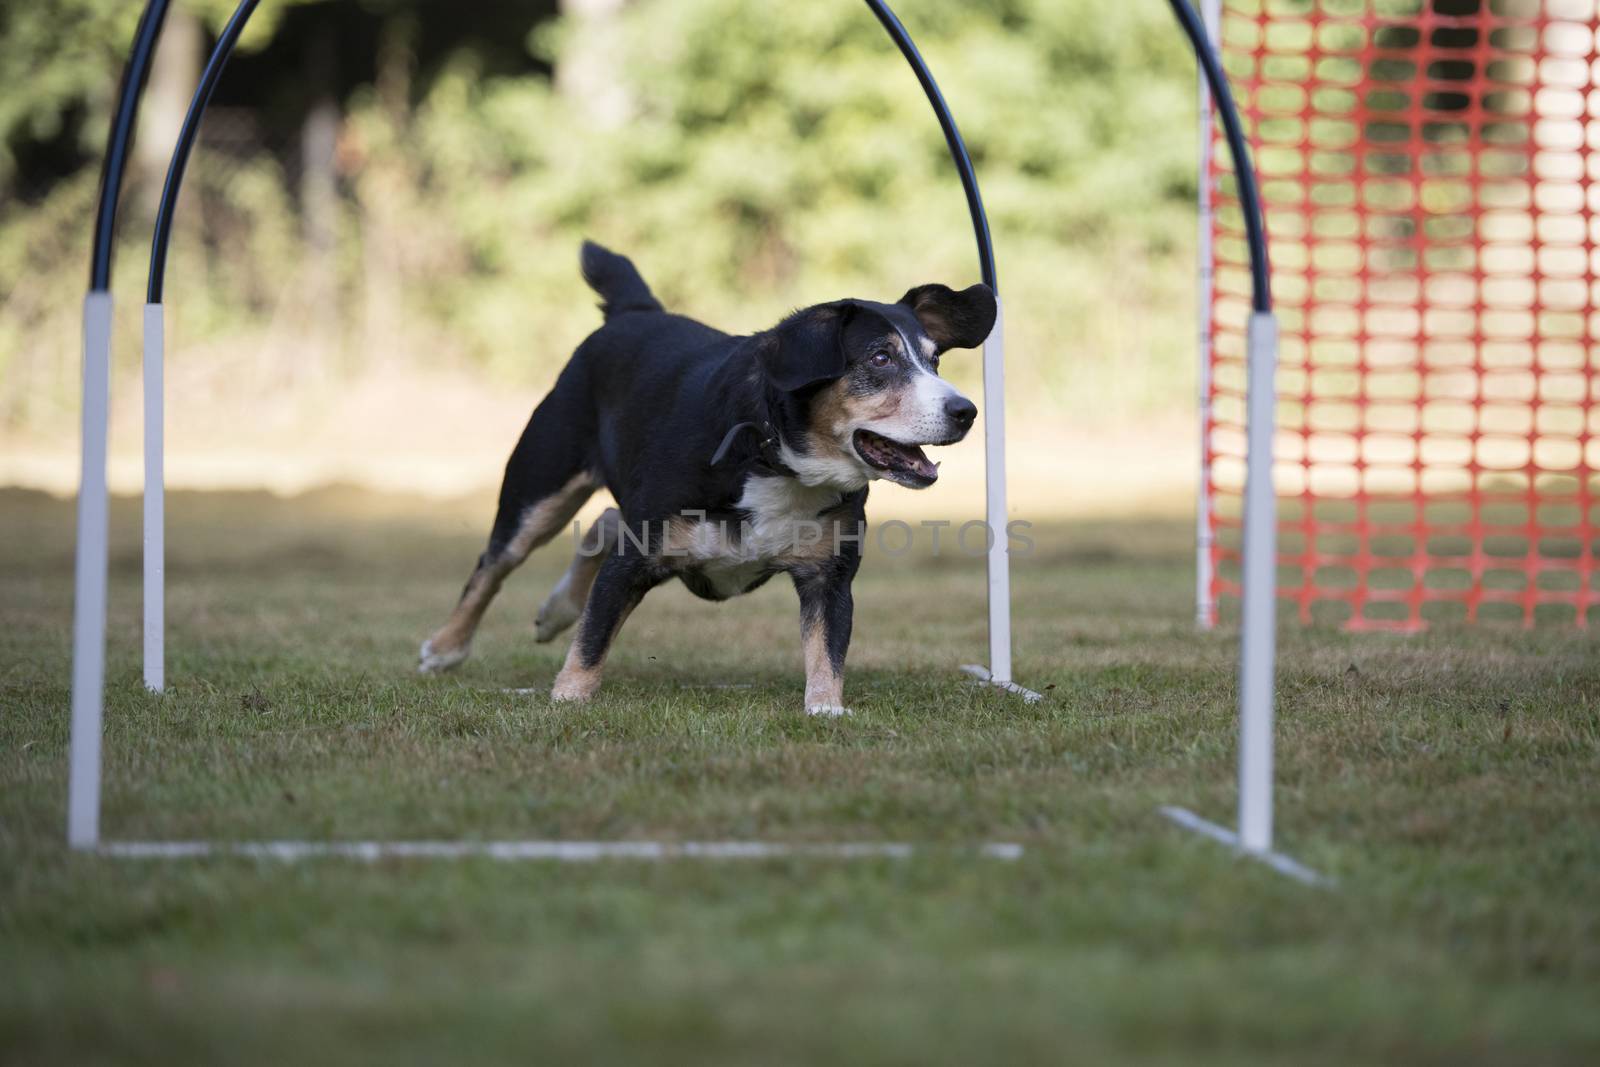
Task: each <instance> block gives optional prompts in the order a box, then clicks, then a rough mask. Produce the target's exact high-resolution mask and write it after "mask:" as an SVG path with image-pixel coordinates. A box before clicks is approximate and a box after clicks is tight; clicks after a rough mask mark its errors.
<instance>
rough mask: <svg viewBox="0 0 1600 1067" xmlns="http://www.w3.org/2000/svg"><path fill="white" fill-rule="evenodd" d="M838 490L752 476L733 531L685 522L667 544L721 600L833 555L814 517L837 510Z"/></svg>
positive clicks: (827, 527)
mask: <svg viewBox="0 0 1600 1067" xmlns="http://www.w3.org/2000/svg"><path fill="white" fill-rule="evenodd" d="M841 499H842V498H841V496H840V494H839V491H838V490H837V489H833V488H830V487H826V486H808V485H802V484H801V483H800V482H799V481H797V480H795V479H793V478H775V477H765V476H756V475H752V476H751V477H750V478H749V479H748V480H747V481H746V482H745V483H744V490H743V491H742V492H741V494H740V496H739V501H738V508H739V510H740V511H741V512H743V513H744V514H745V515H746V516H747V517H746V518H745V519H744V521H743V522H741V523H740V524H738V525H737V526H733V525H731V524H723V523H717V522H710V521H699V520H696V519H694V518H693V517H686V518H684V519H682V520H680V521H679V522H678V523H675V524H674V525H675V527H676V529H675V530H674V536H672V537H670V538H669V539H668V543H669V545H670V547H671V549H672V551H673V554H675V555H677V556H678V557H679V559H680V560H681V563H682V565H684V566H686V567H688V568H692V569H694V570H696V571H698V572H699V573H700V574H701V575H702V576H703V577H704V578H705V579H706V580H707V581H708V582H710V583H711V585H712V586H713V587H714V588H715V589H716V590H717V592H718V593H719V594H720V595H722V596H736V595H738V594H739V593H742V592H744V591H745V590H746V589H747V588H749V586H750V584H751V583H752V582H754V581H755V580H756V579H757V578H759V577H760V576H761V575H762V574H764V573H766V572H768V571H770V570H771V569H772V568H773V567H774V566H778V565H781V564H782V563H783V562H785V561H787V560H791V559H795V558H798V557H808V556H815V555H816V554H818V553H819V552H820V553H822V554H827V553H829V552H831V551H832V550H833V530H832V526H831V524H827V523H824V522H823V521H822V520H821V519H820V518H818V515H819V513H821V512H822V511H824V510H826V509H827V508H831V507H833V506H834V505H836V504H838V503H839V501H840V500H841Z"/></svg>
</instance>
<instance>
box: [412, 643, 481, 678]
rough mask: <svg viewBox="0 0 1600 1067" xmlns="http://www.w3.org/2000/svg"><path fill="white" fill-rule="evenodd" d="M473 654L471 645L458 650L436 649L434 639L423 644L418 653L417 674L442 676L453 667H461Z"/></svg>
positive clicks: (462, 646)
mask: <svg viewBox="0 0 1600 1067" xmlns="http://www.w3.org/2000/svg"><path fill="white" fill-rule="evenodd" d="M471 652H472V646H471V645H461V646H460V647H458V648H446V649H435V648H434V647H433V638H431V637H430V638H429V639H428V640H426V641H424V642H422V649H421V651H420V652H418V653H417V673H419V674H440V673H442V672H444V671H447V670H449V669H450V668H452V667H455V666H458V665H460V663H461V662H462V661H463V660H465V659H466V658H467V656H468V655H469V654H470V653H471Z"/></svg>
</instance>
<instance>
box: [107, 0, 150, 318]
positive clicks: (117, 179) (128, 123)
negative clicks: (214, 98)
mask: <svg viewBox="0 0 1600 1067" xmlns="http://www.w3.org/2000/svg"><path fill="white" fill-rule="evenodd" d="M167 3H168V0H150V3H149V4H147V5H146V6H145V9H144V14H143V15H140V16H139V27H138V29H136V30H134V32H133V51H132V52H130V53H129V55H128V64H127V66H125V67H123V68H122V82H121V84H120V85H118V87H117V110H116V114H115V115H114V116H113V117H112V120H111V132H110V133H109V134H108V135H107V137H106V158H105V161H104V162H103V163H102V164H101V165H100V201H99V205H98V206H97V207H96V209H95V215H94V249H93V251H92V252H91V254H90V261H89V288H90V290H91V291H93V292H104V291H105V290H107V289H109V288H110V287H111V246H112V244H113V243H114V241H115V239H116V222H117V203H118V201H120V200H121V198H122V172H123V171H124V170H126V169H127V166H128V146H129V145H130V144H132V143H133V127H134V122H135V120H137V119H138V117H139V96H140V94H141V93H142V92H143V90H144V82H145V77H146V76H147V75H148V74H149V72H150V57H151V55H152V54H154V52H155V50H156V38H158V37H160V36H161V25H162V23H163V22H165V21H166V18H167Z"/></svg>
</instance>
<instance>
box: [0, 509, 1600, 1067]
mask: <svg viewBox="0 0 1600 1067" xmlns="http://www.w3.org/2000/svg"><path fill="white" fill-rule="evenodd" d="M173 512H174V514H173V528H172V532H171V535H170V553H171V564H170V569H169V574H170V583H171V593H170V613H171V621H172V633H171V646H172V659H171V662H170V666H169V678H170V679H171V691H170V693H169V694H168V695H167V696H165V697H164V698H155V697H151V696H149V695H146V694H145V693H143V692H142V691H141V689H140V687H139V685H138V662H137V649H138V558H139V557H138V536H137V508H136V505H121V506H119V511H118V513H117V518H118V522H117V524H116V525H117V530H116V548H115V550H114V560H113V570H112V576H113V605H114V609H113V619H112V627H111V675H110V679H109V685H108V705H107V734H106V805H105V829H106V832H107V834H108V836H111V837H116V838H155V837H162V838H164V837H213V838H230V837H231V838H246V837H248V838H267V837H312V838H356V837H361V838H366V837H375V838H461V837H469V838H508V837H569V838H579V837H582V838H592V837H599V838H643V837H667V838H700V839H704V838H719V839H726V838H752V837H761V838H768V839H776V840H840V839H844V840H881V839H897V840H909V841H923V842H932V843H935V844H937V845H941V846H947V847H941V848H938V849H935V850H933V851H931V852H928V853H926V854H924V855H922V856H920V857H919V858H916V859H913V860H909V861H904V862H891V861H882V862H879V861H873V862H854V863H845V862H830V861H821V860H804V861H802V860H792V861H781V862H750V863H737V864H736V863H725V864H709V863H693V862H681V863H674V864H662V865H654V866H651V865H640V864H635V863H626V862H617V863H602V864H596V865H592V866H576V867H575V866H556V865H545V864H523V865H498V864H495V863H492V862H488V861H481V862H468V863H459V864H447V863H438V862H434V863H430V862H396V863H389V864H381V865H374V866H366V865H361V864H356V863H347V862H340V861H325V862H318V863H310V864H302V865H294V866H290V865H280V864H276V863H256V862H249V861H210V862H180V863H137V862H116V861H110V860H99V859H90V858H84V857H78V856H72V855H69V854H68V853H67V852H66V851H65V850H64V849H63V848H62V846H61V837H62V830H63V826H64V810H63V809H64V803H63V798H64V794H65V773H66V758H65V750H66V742H67V729H66V723H67V715H66V705H67V689H66V678H67V668H68V662H67V645H68V632H69V624H70V597H71V544H72V537H71V508H70V506H69V505H66V504H62V503H60V502H56V501H51V500H47V499H46V498H43V497H38V496H32V495H26V494H17V493H10V494H0V707H3V714H0V958H3V959H4V960H5V965H4V966H0V1059H4V1060H6V1061H8V1062H18V1063H42V1062H52V1061H64V1060H70V1061H78V1062H107V1063H111V1062H118V1063H121V1062H161V1063H168V1062H194V1061H196V1060H218V1059H228V1060H231V1061H235V1062H262V1063H280V1062H297V1061H306V1060H338V1061H357V1062H361V1061H372V1062H383V1063H409V1062H419V1063H420V1062H429V1063H432V1062H439V1061H441V1060H447V1059H464V1058H466V1057H468V1056H471V1055H479V1056H488V1057H493V1058H497V1059H506V1060H512V1059H515V1060H517V1061H521V1062H526V1061H529V1060H535V1061H537V1060H548V1061H551V1062H569V1061H573V1060H577V1059H580V1058H581V1059H582V1060H583V1061H585V1062H593V1061H613V1060H617V1061H620V1060H624V1059H632V1058H638V1057H640V1056H643V1055H649V1056H652V1057H654V1058H657V1059H662V1060H668V1061H684V1062H689V1061H693V1062H697V1063H705V1062H762V1063H812V1062H817V1061H819V1060H822V1059H824V1058H827V1059H836V1060H848V1061H856V1062H873V1063H929V1062H962V1063H967V1062H1016V1061H1040V1062H1060V1061H1062V1060H1068V1059H1076V1060H1081V1061H1085V1062H1130V1061H1143V1062H1158V1063H1159V1062H1178V1061H1205V1062H1218V1063H1244V1062H1282V1061H1285V1060H1292V1061H1294V1062H1300V1063H1317V1062H1370V1061H1373V1060H1387V1061H1392V1062H1405V1063H1418V1062H1422V1063H1447V1062H1448V1063H1462V1062H1482V1063H1491V1062H1518V1063H1529V1062H1573V1063H1579V1062H1594V1059H1595V1057H1596V1056H1597V1055H1600V1012H1596V1011H1595V1010H1594V1005H1595V1004H1596V1003H1600V918H1597V911H1600V909H1597V905H1596V900H1597V899H1600V789H1597V787H1600V758H1597V742H1600V709H1597V703H1596V701H1597V698H1600V661H1597V659H1596V656H1595V652H1596V648H1595V641H1594V639H1592V638H1590V637H1589V636H1587V635H1585V634H1582V633H1579V632H1577V631H1573V630H1567V629H1548V630H1538V631H1533V632H1524V631H1521V630H1511V629H1503V628H1482V629H1476V630H1466V629H1459V628H1445V629H1437V630H1435V631H1433V632H1431V633H1428V634H1425V635H1421V636H1417V637H1395V636H1390V635H1360V636H1352V635H1346V634H1343V633H1338V632H1334V631H1329V630H1303V629H1299V628H1286V629H1285V630H1284V632H1283V637H1282V663H1281V672H1280V676H1281V687H1282V690H1281V706H1280V724H1279V725H1280V728H1279V740H1280V745H1279V780H1280V782H1281V788H1280V791H1279V795H1278V804H1279V816H1280V837H1281V841H1282V842H1283V844H1284V846H1285V847H1286V848H1287V849H1288V850H1289V851H1291V852H1293V853H1294V854H1295V855H1296V856H1297V857H1298V858H1300V859H1302V860H1303V861H1305V862H1307V863H1309V864H1310V865H1312V866H1313V867H1316V868H1318V869H1320V870H1324V871H1328V872H1332V873H1333V874H1335V875H1337V876H1338V877H1339V878H1340V880H1341V883H1342V887H1341V889H1340V890H1339V891H1337V892H1321V891H1310V890H1307V889H1305V888H1303V887H1301V886H1298V885H1296V884H1293V883H1290V882H1288V881H1286V880H1284V879H1282V878H1280V877H1278V876H1276V875H1274V874H1272V873H1271V872H1269V871H1267V870H1265V869H1263V868H1261V867H1258V866H1256V865H1253V864H1246V863H1240V862H1236V861H1234V860H1233V859H1232V858H1231V857H1230V856H1229V855H1228V853H1226V852H1225V851H1224V850H1222V849H1221V848H1219V847H1217V846H1216V845H1213V844H1211V843H1208V842H1204V841H1201V840H1199V839H1196V838H1193V837H1191V836H1189V835H1185V834H1183V833H1182V832H1181V831H1179V830H1177V829H1175V828H1173V827H1171V826H1169V825H1167V824H1166V823H1164V822H1163V821H1162V820H1161V819H1159V818H1158V817H1157V816H1156V814H1155V809H1156V807H1157V805H1159V804H1163V803H1180V804H1184V805H1186V806H1189V807H1191V808H1193V809H1195V810H1197V811H1199V812H1201V813H1202V814H1205V815H1208V816H1211V817H1213V818H1216V819H1218V820H1219V821H1224V822H1226V821H1228V820H1229V819H1230V818H1231V811H1232V788H1231V779H1232V772H1233V745H1232V729H1233V721H1232V699H1233V696H1232V694H1233V677H1232V672H1233V651H1234V650H1233V644H1232V642H1231V640H1230V639H1229V638H1228V636H1227V635H1225V634H1218V635H1201V634H1197V633H1195V632H1194V630H1193V629H1192V627H1191V626H1190V624H1189V618H1190V615H1191V611H1190V604H1189V596H1190V580H1191V579H1190V570H1189V560H1188V556H1187V530H1186V528H1185V526H1184V525H1183V524H1181V523H1171V524H1160V523H1148V522H1140V523H1121V524H1118V523H1105V524H1093V525H1091V524H1083V525H1072V526H1064V527H1058V528H1051V529H1048V530H1040V531H1037V535H1038V541H1039V549H1038V551H1037V552H1036V553H1035V554H1034V555H1033V556H1032V557H1030V558H1029V559H1027V560H1025V561H1020V562H1019V564H1018V567H1017V632H1018V635H1019V648H1018V676H1019V677H1020V678H1021V679H1023V680H1024V681H1026V682H1027V683H1028V684H1029V685H1031V686H1033V687H1035V688H1039V689H1045V690H1047V693H1048V699H1047V700H1046V701H1045V702H1044V703H1042V704H1039V705H1036V706H1031V707H1030V706H1026V705H1023V704H1021V703H1020V702H1018V701H1016V700H1015V699H1013V698H1009V697H1006V696H1003V695H999V694H995V693H992V692H989V691H985V690H979V689H974V688H970V687H966V686H964V685H962V684H960V683H959V682H958V680H957V676H956V675H955V674H954V673H953V667H954V665H955V664H957V663H960V662H963V661H966V660H970V659H972V658H974V657H975V656H978V655H980V654H981V649H982V647H983V623H982V610H981V609H982V597H983V584H982V573H981V568H980V565H979V564H978V563H977V561H974V560H971V559H967V558H964V557H962V556H960V555H959V554H954V555H946V556H943V557H941V558H940V559H937V560H933V559H927V558H920V559H900V560H889V559H878V560H875V561H870V562H869V563H868V565H867V567H866V569H865V571H864V577H863V579H862V581H861V582H860V583H859V585H858V587H857V596H856V600H857V605H858V616H857V627H856V641H855V646H854V648H853V650H852V654H851V670H850V674H849V678H848V681H847V695H848V702H849V703H850V704H851V705H852V706H853V707H854V708H855V710H856V714H855V716H854V717H853V718H850V719H847V720H841V721H835V722H825V721H813V720H807V719H805V718H803V717H801V716H800V715H798V714H797V708H798V705H799V702H800V695H801V684H800V677H801V675H800V667H799V664H800V651H799V647H798V644H799V642H798V638H797V626H796V621H795V610H794V605H793V594H792V592H791V591H790V590H789V589H788V588H787V587H786V585H780V584H779V583H773V584H772V585H771V586H769V587H768V588H767V589H764V590H762V591H760V592H759V593H758V594H755V595H753V596H751V597H748V598H745V599H744V600H741V601H736V602H733V603H730V604H727V605H722V606H714V605H708V604H704V603H702V602H699V601H696V600H694V599H693V598H692V597H690V596H689V595H688V594H687V593H686V592H684V591H683V590H681V589H678V588H676V587H670V588H666V589H663V590H661V591H659V592H658V593H656V594H654V595H653V596H652V597H651V599H650V600H649V601H647V603H646V605H645V606H644V607H643V608H641V609H640V610H639V611H638V612H637V613H636V614H635V616H634V617H633V619H632V620H631V621H630V623H629V625H628V628H627V630H626V631H625V633H624V636H623V638H622V641H621V643H620V645H619V647H618V649H617V651H616V653H615V655H614V658H613V661H612V665H611V668H610V670H609V673H608V681H607V687H606V689H605V691H604V693H603V696H602V697H601V698H600V699H599V700H598V701H597V702H596V703H595V704H593V705H591V706H589V707H586V708H583V709H571V708H566V707H563V708H560V709H556V708H553V707H552V706H551V705H550V704H549V703H548V702H547V701H546V700H545V699H544V698H543V697H542V696H539V695H533V696H529V695H517V694H512V693H508V692H506V690H507V689H508V688H513V687H525V686H531V687H534V688H535V689H537V690H540V691H542V690H543V689H544V688H545V687H547V686H548V684H549V681H550V679H551V678H552V676H553V675H554V672H555V669H556V667H557V666H558V664H559V661H560V658H561V656H562V654H563V651H564V647H563V646H562V645H561V644H560V643H558V644H556V645H552V646H537V645H534V644H533V643H532V641H531V639H530V634H531V624H532V616H533V611H534V608H535V606H536V604H537V603H538V600H539V599H540V598H541V597H542V596H543V593H544V591H545V589H546V588H547V587H548V584H549V582H550V581H551V580H552V579H553V577H554V575H555V573H556V572H557V571H558V570H559V568H560V566H561V565H562V564H563V562H564V561H563V560H562V559H561V557H562V556H563V555H564V554H565V549H554V548H552V549H549V550H547V551H545V552H543V553H540V554H539V555H538V556H537V557H536V559H535V562H534V563H532V564H530V565H529V567H528V568H527V570H526V571H525V572H524V573H522V574H519V575H518V576H517V578H515V579H513V580H512V582H511V583H510V585H509V587H508V590H507V592H506V594H504V596H503V599H502V601H501V602H500V603H499V604H498V605H497V606H496V610H494V611H493V612H492V613H491V615H490V618H489V621H488V623H487V625H486V628H485V632H484V633H483V635H482V637H481V638H480V640H479V642H478V645H477V649H476V656H475V658H474V659H473V660H472V661H471V662H469V663H468V664H467V665H466V666H465V667H463V668H462V669H461V670H460V671H459V672H457V673H456V674H453V675H450V676H447V677H445V678H439V679H432V678H426V679H425V678H418V677H417V676H415V675H414V674H413V673H411V666H412V662H413V657H414V654H415V647H416V644H417V642H418V640H419V639H420V638H421V637H422V636H424V635H425V634H426V633H427V632H428V630H429V629H430V628H431V627H432V626H433V625H434V624H435V623H436V622H437V621H438V620H439V619H440V618H441V617H442V615H443V613H444V612H445V610H446V609H447V608H448V606H449V604H450V602H451V601H452V600H453V598H454V596H455V594H456V592H457V591H458V589H459V587H460V582H461V581H462V579H463V578H464V577H465V574H466V570H467V568H468V566H469V564H470V562H471V560H472V558H473V556H474V554H475V553H476V551H477V550H478V548H479V539H480V532H481V531H480V527H481V526H482V525H484V521H485V518H486V517H485V516H481V515H480V516H477V517H475V518H471V519H468V518H464V517H462V516H461V514H460V513H458V512H450V511H448V510H443V509H433V510H428V509H424V508H421V507H419V506H418V505H416V504H414V503H408V502H405V501H400V500H395V499H389V498H376V497H363V496H358V495H357V494H353V493H339V492H328V493H323V494H318V495H316V496H313V497H305V498H298V499H295V500H292V501H283V500H275V499H272V498H269V497H265V496H248V495H228V496H221V495H209V496H199V497H196V496H178V497H176V498H175V501H174V507H173ZM713 685H716V686H730V685H731V686H737V687H739V688H712V686H713ZM982 840H1005V841H1017V842H1020V843H1022V844H1024V845H1025V846H1026V847H1027V853H1026V856H1025V857H1024V858H1023V859H1022V860H1020V861H1018V862H1016V863H1012V864H1008V863H1003V862H998V861H992V860H991V861H979V860H975V859H973V858H972V857H971V856H970V854H969V853H968V852H967V851H966V850H965V847H964V846H967V845H970V844H971V843H974V842H978V841H982Z"/></svg>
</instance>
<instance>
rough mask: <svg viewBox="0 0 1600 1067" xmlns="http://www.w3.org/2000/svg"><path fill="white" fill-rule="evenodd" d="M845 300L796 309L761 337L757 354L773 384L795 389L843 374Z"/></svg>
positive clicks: (792, 390) (847, 306) (848, 310)
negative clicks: (842, 336) (800, 309)
mask: <svg viewBox="0 0 1600 1067" xmlns="http://www.w3.org/2000/svg"><path fill="white" fill-rule="evenodd" d="M849 314H850V305H849V304H848V303H845V302H840V303H836V304H818V305H817V306H816V307H809V308H806V309H805V310H803V311H797V312H795V313H794V314H793V315H790V316H789V317H788V318H786V319H784V320H783V321H782V322H781V323H779V324H778V328H777V329H775V330H773V331H771V332H770V333H768V334H767V335H766V336H765V337H763V338H762V339H761V347H760V348H759V349H757V353H756V354H757V358H758V359H759V360H760V361H761V369H762V370H763V371H765V372H766V375H767V377H768V378H769V379H771V380H772V384H774V385H776V386H777V387H778V388H779V389H783V390H785V391H786V392H791V393H792V392H796V391H798V390H800V389H804V388H805V387H806V386H808V385H815V384H816V383H817V382H826V381H832V380H833V379H834V378H838V377H839V376H841V375H842V374H844V362H845V360H844V343H843V341H842V338H841V335H842V334H843V332H844V325H845V322H846V320H847V319H848V318H849Z"/></svg>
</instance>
